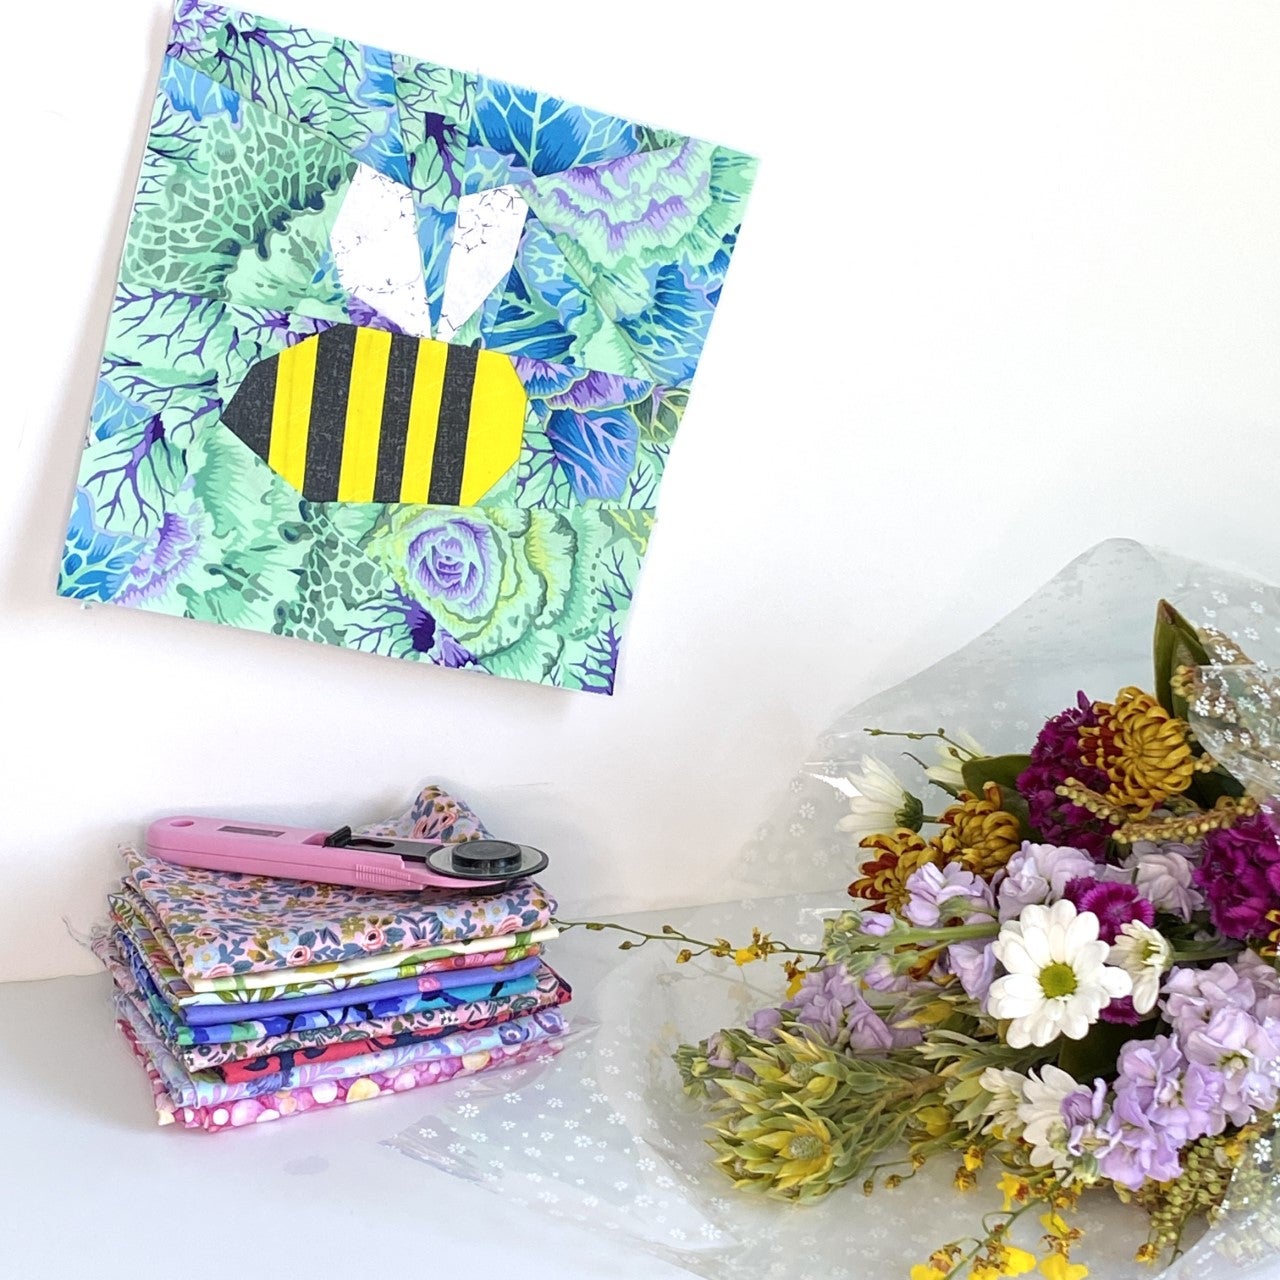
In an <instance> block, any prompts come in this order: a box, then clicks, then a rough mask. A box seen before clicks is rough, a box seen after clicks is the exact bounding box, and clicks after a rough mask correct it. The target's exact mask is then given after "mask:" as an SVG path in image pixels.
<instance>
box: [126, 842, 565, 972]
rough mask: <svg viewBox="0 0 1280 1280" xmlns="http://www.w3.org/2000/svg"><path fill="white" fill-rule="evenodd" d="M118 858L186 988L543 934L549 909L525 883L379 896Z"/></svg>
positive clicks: (134, 853) (129, 850)
mask: <svg viewBox="0 0 1280 1280" xmlns="http://www.w3.org/2000/svg"><path fill="white" fill-rule="evenodd" d="M121 853H122V855H123V857H124V861H125V867H126V881H127V882H128V883H129V884H130V886H131V887H132V889H133V890H134V891H135V892H136V893H137V894H138V895H139V896H140V897H142V898H143V899H144V900H145V901H146V903H147V905H148V906H149V907H150V908H151V911H152V913H153V914H154V916H155V917H156V918H157V920H158V922H159V925H160V927H162V929H163V932H164V943H165V945H166V949H168V950H169V951H170V952H171V954H172V956H173V958H174V959H175V960H176V961H177V963H178V968H179V970H180V972H181V973H182V976H183V977H184V978H186V979H187V981H188V982H190V981H192V980H193V979H199V978H216V977H220V976H223V975H232V974H240V973H263V972H278V971H280V970H284V969H288V968H290V967H292V966H300V965H311V964H325V963H331V962H335V961H341V960H348V959H351V958H352V957H355V956H384V957H385V956H387V955H390V954H394V953H397V952H403V951H407V950H411V949H412V948H414V947H420V946H437V945H440V944H442V943H458V942H470V941H473V940H474V939H476V938H493V937H500V938H506V937H508V935H513V934H519V933H522V932H529V931H532V930H535V929H541V928H543V927H544V926H545V925H547V924H548V923H549V922H550V919H551V913H552V912H553V911H554V910H555V903H554V902H553V901H552V899H551V898H549V897H548V896H547V895H546V894H545V893H544V892H543V891H542V889H541V888H540V887H539V886H538V885H537V884H536V883H535V882H534V881H532V880H517V881H513V882H512V883H511V884H509V885H507V886H505V887H503V888H502V889H500V890H499V891H497V892H491V893H488V894H484V893H475V892H473V893H470V894H466V893H455V892H453V891H452V890H442V891H440V892H436V891H434V890H429V891H424V892H422V893H403V892H395V891H383V892H379V891H376V890H370V889H355V888H350V887H348V886H345V885H332V884H319V883H314V882H311V881H304V880H282V879H273V878H271V877H268V876H250V875H241V874H239V873H236V872H231V871H204V870H201V869H199V868H194V867H180V866H178V865H176V864H174V863H170V862H165V861H163V860H162V859H160V858H153V857H151V856H149V855H148V854H145V853H140V852H139V851H138V850H137V849H135V848H133V847H132V846H131V845H122V846H121Z"/></svg>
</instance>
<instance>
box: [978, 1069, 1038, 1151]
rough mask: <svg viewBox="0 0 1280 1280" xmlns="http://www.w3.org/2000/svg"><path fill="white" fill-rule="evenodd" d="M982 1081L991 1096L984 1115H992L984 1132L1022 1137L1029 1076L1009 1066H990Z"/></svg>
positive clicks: (980, 1081)
mask: <svg viewBox="0 0 1280 1280" xmlns="http://www.w3.org/2000/svg"><path fill="white" fill-rule="evenodd" d="M978 1083H979V1084H980V1085H981V1086H982V1088H984V1089H985V1090H986V1091H987V1092H988V1093H989V1094H990V1095H991V1099H990V1101H989V1102H988V1103H987V1105H986V1106H985V1107H983V1108H982V1114H983V1115H984V1116H986V1117H987V1118H988V1123H987V1124H985V1125H984V1126H983V1132H984V1133H992V1132H998V1133H999V1135H1000V1137H1002V1138H1016V1137H1018V1136H1019V1134H1021V1133H1022V1120H1021V1119H1020V1118H1019V1116H1018V1107H1019V1106H1020V1105H1021V1103H1022V1090H1023V1086H1024V1085H1025V1084H1026V1083H1027V1077H1026V1076H1024V1075H1023V1074H1022V1073H1021V1072H1020V1071H1010V1070H1009V1069H1008V1068H1007V1067H988V1068H987V1069H986V1070H985V1071H984V1072H983V1073H982V1074H981V1075H980V1076H979V1077H978Z"/></svg>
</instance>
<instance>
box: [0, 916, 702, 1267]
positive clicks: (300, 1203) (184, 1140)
mask: <svg viewBox="0 0 1280 1280" xmlns="http://www.w3.org/2000/svg"><path fill="white" fill-rule="evenodd" d="M554 959H555V962H556V964H557V968H560V969H562V970H563V972H564V973H565V975H566V976H567V977H568V978H569V979H570V981H571V982H574V983H575V985H578V986H579V989H581V985H583V984H585V983H588V982H589V981H590V980H591V979H592V976H593V975H594V974H598V973H599V971H600V966H601V965H602V964H604V963H607V962H609V961H610V960H611V959H612V953H611V950H610V948H608V947H607V946H601V945H600V942H599V938H598V937H597V936H596V935H590V934H586V935H584V934H581V933H577V932H575V933H571V934H569V935H567V936H566V937H564V938H562V939H561V940H559V941H558V942H557V943H556V955H555V957H554ZM109 991H110V983H109V981H108V979H107V977H106V976H105V975H102V976H95V977H79V978H57V979H53V980H50V981H47V982H24V983H0V1280H81V1277H85V1278H88V1277H92V1278H93V1280H123V1278H124V1277H139V1276H156V1275H159V1274H162V1273H163V1274H168V1275H186V1274H190V1275H194V1276H197V1277H199V1276H209V1275H212V1274H215V1272H222V1271H226V1272H227V1273H229V1274H230V1273H240V1272H243V1273H245V1274H247V1275H257V1276H270V1275H297V1274H308V1273H314V1274H320V1275H326V1276H345V1275H352V1276H380V1275H386V1276H412V1275H414V1274H419V1275H424V1276H429V1277H449V1276H475V1277H480V1276H498V1275H517V1276H519V1277H521V1278H522V1280H525V1278H527V1280H550V1278H551V1277H555V1278H556V1280H565V1278H566V1277H599V1276H604V1275H608V1276H609V1277H610V1278H611V1280H632V1278H634V1280H640V1278H641V1277H643V1278H644V1280H675V1278H677V1277H683V1278H684V1280H688V1276H689V1273H688V1272H687V1271H684V1270H682V1269H679V1268H676V1267H673V1266H670V1265H669V1264H667V1263H664V1262H662V1261H660V1260H658V1259H657V1258H655V1257H653V1256H652V1255H650V1254H648V1253H644V1252H641V1251H639V1250H630V1249H627V1248H625V1247H623V1248H620V1247H619V1244H620V1242H618V1241H616V1240H606V1239H604V1238H600V1237H593V1236H592V1235H590V1234H589V1233H587V1232H586V1231H584V1230H582V1229H581V1228H578V1227H574V1226H571V1225H566V1224H564V1223H561V1222H554V1221H549V1220H547V1219H544V1218H542V1217H539V1216H538V1215H537V1214H535V1213H534V1212H533V1211H532V1210H530V1209H527V1208H523V1207H521V1206H519V1205H515V1204H506V1203H504V1202H503V1201H502V1200H501V1199H500V1198H499V1197H498V1196H497V1195H495V1194H493V1193H491V1192H489V1191H486V1190H483V1189H480V1188H477V1187H474V1186H471V1185H469V1184H467V1183H465V1182H462V1181H460V1180H458V1179H455V1178H452V1177H450V1176H449V1175H447V1174H444V1173H441V1172H438V1171H436V1170H433V1169H430V1168H428V1167H426V1166H424V1165H422V1164H420V1163H418V1162H416V1161H413V1160H411V1159H409V1158H408V1157H406V1156H404V1155H402V1154H400V1153H399V1152H396V1151H393V1150H391V1149H390V1148H388V1147H384V1146H381V1145H379V1144H380V1142H381V1141H382V1140H383V1139H386V1138H389V1137H391V1136H392V1135H394V1134H396V1133H398V1132H399V1131H400V1130H402V1129H404V1128H406V1127H408V1126H409V1125H412V1124H413V1123H414V1122H415V1121H416V1120H418V1119H419V1117H421V1116H422V1115H423V1114H425V1113H427V1112H428V1111H430V1110H431V1109H432V1108H433V1105H435V1104H434V1102H433V1099H432V1098H431V1097H429V1096H428V1095H432V1094H435V1095H442V1094H443V1093H444V1091H446V1090H449V1089H451V1088H453V1087H454V1086H452V1085H443V1086H436V1087H434V1088H430V1089H420V1090H416V1091H412V1092H409V1093H406V1094H403V1095H400V1096H396V1097H387V1098H379V1099H377V1100H374V1101H371V1102H368V1103H361V1104H359V1105H357V1106H352V1107H338V1108H334V1109H332V1110H330V1111H326V1112H323V1113H320V1114H313V1115H306V1116H301V1117H298V1118H295V1119H291V1120H286V1121H278V1122H274V1123H271V1124H264V1125H258V1126H255V1127H252V1128H247V1129H238V1130H231V1131H227V1132H222V1133H214V1134H208V1133H203V1132H189V1131H186V1130H182V1129H180V1128H178V1127H177V1126H170V1127H167V1128H163V1129H162V1128H159V1127H158V1126H157V1125H156V1121H155V1113H154V1111H153V1110H152V1107H151V1095H150V1088H149V1086H148V1084H147V1081H146V1077H145V1076H144V1074H143V1072H142V1071H141V1069H140V1068H139V1067H138V1065H137V1063H136V1062H135V1061H134V1060H133V1058H132V1055H131V1054H130V1053H129V1050H128V1049H127V1048H126V1046H125V1044H124V1042H123V1040H122V1039H121V1038H120V1036H119V1034H118V1033H117V1032H116V1031H115V1028H114V1025H113V1017H112V1011H111V1003H110V999H109ZM569 1011H570V1013H572V1011H573V1005H570V1006H569Z"/></svg>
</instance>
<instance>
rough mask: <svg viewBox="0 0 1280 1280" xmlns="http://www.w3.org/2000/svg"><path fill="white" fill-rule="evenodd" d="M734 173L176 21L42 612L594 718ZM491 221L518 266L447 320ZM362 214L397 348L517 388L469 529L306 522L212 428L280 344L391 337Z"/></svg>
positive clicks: (540, 101)
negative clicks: (405, 337)
mask: <svg viewBox="0 0 1280 1280" xmlns="http://www.w3.org/2000/svg"><path fill="white" fill-rule="evenodd" d="M753 177H754V161H752V160H751V159H750V158H749V157H747V156H745V155H742V154H740V153H738V152H736V151H732V150H730V149H728V148H725V147H719V146H716V145H714V144H711V143H707V142H702V141H698V140H696V139H692V138H687V137H683V136H681V135H679V134H675V133H671V132H668V131H664V130H659V129H654V128H651V127H649V126H645V125H641V124H637V123H634V122H631V121H626V120H622V119H619V118H617V117H614V116H610V115H606V114H604V113H601V112H597V111H592V110H589V109H587V108H584V107H579V106H575V105H573V104H570V103H566V102H564V101H563V100H561V99H559V98H555V97H553V96H551V95H548V94H542V93H536V92H533V91H530V90H526V89H522V88H520V87H518V86H515V85H511V84H507V83H505V82H502V81H496V80H490V79H487V78H485V77H483V76H473V75H466V74H464V73H462V72H458V71H452V70H450V69H448V68H444V67H438V66H435V65H434V64H432V63H429V62H424V61H421V60H418V59H414V58H410V57H405V56H401V55H398V54H392V53H390V52H387V51H385V50H381V49H376V48H371V47H368V46H364V45H359V44H355V43H353V42H351V41H348V40H343V39H340V38H335V37H331V36H327V35H322V34H319V33H316V32H313V31H310V30H307V29H304V28H297V27H290V26H287V25H284V24H281V23H278V22H274V21H271V20H268V19H265V18H259V17H255V16H253V15H250V14H246V13H240V12H237V11H235V10H231V9H226V8H223V7H220V6H216V5H210V4H206V3H203V2H201V0H197V2H192V0H179V3H178V5H177V8H176V11H175V15H174V21H173V27H172V30H171V33H170V40H169V47H168V53H167V56H166V58H165V61H164V64H163V67H162V70H161V74H160V81H159V85H158V88H157V93H156V99H155V105H154V108H153V113H152V120H151V133H150V138H149V142H148V148H147V151H146V154H145V156H144V159H143V163H142V169H141V173H140V175H139V180H138V187H137V195H136V199H135V202H134V208H133V216H132V219H131V221H130V225H129V231H128V236H127V240H126V244H125V249H124V254H123V258H122V261H121V267H120V279H119V282H118V285H117V289H116V295H115V301H114V305H113V309H112V314H111V321H110V326H109V329H108V333H107V338H106V346H105V352H104V355H103V361H102V368H101V375H100V378H99V382H98V386H97V391H96V395H95V398H94V404H93V410H92V415H91V420H90V424H89V430H88V435H87V439H86V448H85V451H84V455H83V459H82V464H81V468H80V474H79V481H78V485H77V489H76V495H75V499H74V504H73V507H72V511H71V514H70V519H69V527H68V533H67V541H66V547H65V551H64V555H63V561H62V570H61V575H60V579H59V585H58V590H59V593H60V594H62V595H64V596H69V597H72V598H75V599H79V600H83V601H102V602H112V603H116V604H122V605H126V606H130V607H133V608H140V609H150V610H154V611H157V612H161V613H167V614H176V615H179V616H183V617H189V618H196V619H202V620H204V621H209V622H216V623H221V624H223V625H227V626H235V627H243V628H249V629H253V630H258V631H267V632H273V633H276V634H280V635H288V636H295V637H299V638H302V639H307V640H313V641H319V642H322V643H325V644H334V645H342V646H344V647H347V648H352V649H357V650H363V651H366V652H370V653H380V654H384V655H391V656H394V657H399V658H404V659H407V660H410V661H417V662H429V663H434V664H437V665H442V666H449V667H470V668H474V669H477V670H483V671H487V672H489V673H491V674H494V675H499V676H506V677H509V678H512V679H519V680H530V681H537V682H541V683H547V684H556V685H563V686H566V687H569V688H576V689H582V690H587V691H590V692H598V693H611V692H612V691H613V687H614V682H615V677H616V670H617V663H618V652H619V645H620V640H621V634H622V628H623V624H624V622H625V619H626V615H627V612H628V610H629V608H630V605H631V601H632V597H633V595H634V591H635V585H636V579H637V575H638V573H639V569H640V564H641V561H642V559H643V556H644V553H645V549H646V546H647V544H648V539H649V535H650V531H651V529H652V525H653V519H654V511H655V507H656V503H657V493H658V488H659V484H660V482H661V479H662V473H663V469H664V467H665V463H666V459H667V456H668V452H669V450H670V447H671V442H672V439H673V437H674V435H675V432H676V429H677V427H678V425H679V422H680V418H681V415H682V414H683V412H684V408H685V405H686V403H687V400H688V391H689V385H690V383H691V381H692V378H693V374H694V371H695V369H696V368H697V363H698V359H699V356H700V355H701V351H702V346H703V343H704V341H705V338H706V334H707V329H708V326H709V324H710V320H711V316H712V313H713V312H714V310H715V307H716V305H717V303H718V302H719V299H720V292H721V288H722V285H723V283H724V278H725V274H726V272H727V270H728V266H729V261H730V257H731V255H732V253H733V249H734V245H735V244H736V241H737V235H738V228H739V225H740V223H741V218H742V212H743V207H744V204H745V201H746V198H747V195H748V193H749V191H750V188H751V184H752V180H753ZM499 195H500V196H501V197H502V200H503V202H504V205H503V207H504V209H505V210H506V215H505V216H507V217H509V218H514V221H512V222H511V223H510V225H511V227H512V229H513V235H512V244H514V246H515V247H514V252H513V253H511V254H510V256H509V261H508V259H507V258H503V257H498V258H494V259H493V261H494V262H496V263H497V268H490V269H491V270H493V272H494V282H493V283H492V284H491V286H490V284H489V282H488V280H481V282H480V289H481V291H482V292H483V289H484V288H488V292H487V294H485V295H484V296H483V299H482V301H480V302H479V304H478V305H476V306H475V307H474V309H473V310H471V312H470V313H469V314H468V315H467V316H466V317H465V319H464V320H462V322H461V323H459V324H457V325H456V327H454V325H453V321H452V320H451V321H450V322H449V323H448V324H446V323H444V321H443V320H442V307H443V305H444V302H445V297H446V285H447V284H449V282H450V281H451V276H450V263H451V259H453V258H454V256H455V255H454V252H453V251H454V249H455V241H456V239H457V238H458V236H460V235H461V234H462V226H463V222H465V220H466V218H467V216H468V212H469V211H473V210H474V209H476V208H478V207H481V206H482V205H483V204H484V202H485V201H486V200H488V199H489V198H490V197H497V196H499ZM370 200H372V202H373V203H372V205H370V204H369V202H370ZM370 207H371V208H373V209H374V210H375V212H374V214H368V213H366V212H362V210H365V209H367V208H370ZM485 207H487V206H485ZM370 217H373V218H375V223H376V225H375V230H376V231H377V232H378V234H380V235H383V236H385V237H386V238H387V239H388V241H389V242H390V241H391V240H392V239H394V238H395V237H397V236H398V237H399V239H397V240H396V243H397V244H408V245H410V247H411V258H412V262H411V266H412V268H413V270H412V275H413V279H412V281H411V282H408V283H403V284H397V285H396V288H397V289H398V290H399V291H400V293H401V294H402V295H404V294H405V291H406V290H410V291H411V292H412V293H413V296H414V297H415V298H418V299H419V300H420V301H419V304H418V305H419V308H420V314H421V317H422V323H421V326H420V328H419V329H418V330H416V331H415V332H417V336H421V337H429V336H437V337H442V338H445V339H447V340H448V341H451V342H454V343H457V344H463V345H471V346H479V347H484V348H487V349H490V350H495V351H500V352H503V353H505V354H507V355H508V356H510V357H511V358H512V360H513V363H514V365H515V367H516V371H517V373H518V375H519V377H520V379H521V381H522V382H523V384H524V386H525V388H526V391H527V393H528V412H527V418H526V422H525V428H524V437H523V445H522V448H521V452H520V456H519V459H518V461H517V463H516V464H515V466H513V467H512V468H511V470H510V471H509V472H508V473H507V474H506V475H505V476H504V477H503V478H502V479H501V480H500V481H499V482H498V484H497V485H496V486H495V487H494V488H492V489H491V490H490V491H489V492H488V493H487V494H485V496H484V497H483V498H482V499H480V501H479V503H478V504H477V505H475V506H471V507H442V506H430V505H423V506H410V505H404V504H378V503H312V502H308V501H307V500H306V499H304V498H303V497H302V496H301V495H300V494H299V493H298V492H297V491H296V490H295V489H293V488H292V487H291V486H290V485H289V484H288V483H287V482H286V481H284V480H283V479H282V478H281V477H280V476H278V475H277V474H275V473H274V472H273V471H272V470H271V469H270V468H269V467H268V466H267V465H266V464H265V463H264V462H263V461H262V460H261V459H260V458H259V457H257V456H256V455H255V454H254V453H253V452H252V451H251V450H249V449H248V448H246V446H245V445H244V444H243V443H242V442H241V441H240V440H238V439H237V438H236V437H235V436H234V435H232V434H231V432H230V431H229V430H228V429H227V428H226V427H225V426H223V424H222V422H221V415H222V411H223V407H224V406H225V405H226V404H227V403H228V402H229V400H230V399H231V397H232V395H233V394H234V393H235V391H236V389H237V387H238V386H239V385H240V383H241V382H242V381H243V380H244V378H245V376H246V374H247V372H248V370H249V369H250V368H251V367H253V366H254V365H255V364H256V363H258V362H260V361H262V360H265V359H268V358H269V357H271V356H272V355H275V354H276V353H278V352H280V351H282V350H283V349H285V348H286V347H288V346H291V345H293V344H294V343H296V342H298V341H300V340H302V339H303V338H306V337H309V336H311V335H313V334H316V333H319V332H321V331H323V330H324V329H326V328H328V327H329V326H331V325H334V324H357V325H364V326H371V327H376V328H383V329H388V330H391V331H393V332H405V331H409V330H407V329H406V328H405V325H406V324H407V323H410V322H408V321H406V320H405V316H406V315H409V314H418V313H415V312H413V309H412V307H410V308H408V310H404V309H402V310H401V311H397V310H396V309H395V307H394V306H392V305H390V302H389V301H387V300H386V299H385V298H384V293H385V285H384V284H382V283H379V282H376V281H373V280H372V274H371V275H370V278H369V279H364V278H363V277H361V276H360V272H361V271H362V270H364V268H362V267H360V265H359V260H358V259H357V258H356V257H355V256H354V252H351V253H349V252H348V250H347V247H346V246H347V245H348V243H349V242H351V243H355V244H357V246H358V245H359V243H360V240H361V236H363V237H364V238H365V240H366V241H367V239H368V234H369V233H368V227H369V225H370V224H369V222H368V219H369V218H370ZM359 218H364V219H365V221H364V222H353V221H352V220H353V219H359ZM377 218H382V222H380V223H377V222H376V219H377ZM348 225H352V226H357V227H358V230H359V231H360V235H356V236H352V235H348V233H347V231H346V230H344V227H347V226H348ZM467 234H471V233H470V231H468V232H467ZM406 237H407V239H406ZM375 238H376V237H375ZM365 247H366V248H367V244H366V246H365ZM470 247H471V246H470V245H468V249H470ZM490 247H491V246H490ZM463 256H464V255H462V254H458V255H457V257H458V262H455V264H454V266H455V268H456V271H455V275H456V274H457V272H460V271H461V266H462V264H461V259H462V257H463ZM373 274H376V273H373ZM383 274H386V273H385V272H384V273H383ZM472 287H473V288H474V287H475V285H474V282H473V285H472ZM380 289H382V290H383V292H379V290H380ZM391 301H394V299H392V300H391Z"/></svg>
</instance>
